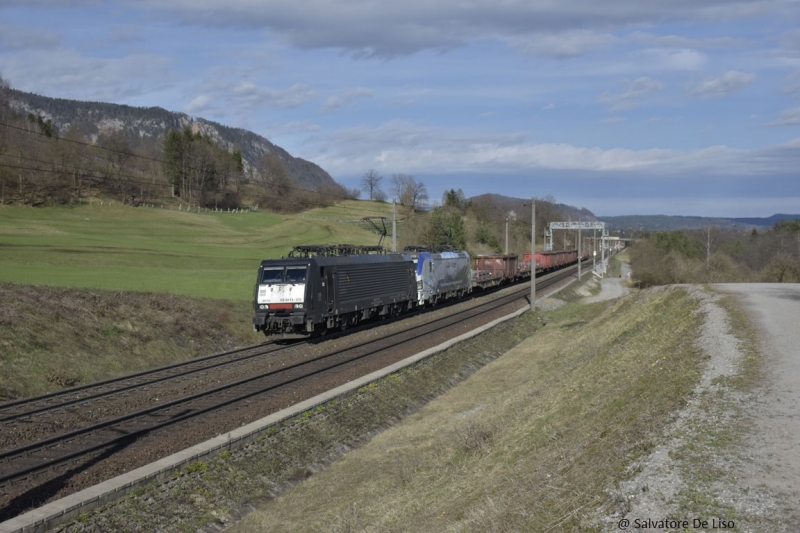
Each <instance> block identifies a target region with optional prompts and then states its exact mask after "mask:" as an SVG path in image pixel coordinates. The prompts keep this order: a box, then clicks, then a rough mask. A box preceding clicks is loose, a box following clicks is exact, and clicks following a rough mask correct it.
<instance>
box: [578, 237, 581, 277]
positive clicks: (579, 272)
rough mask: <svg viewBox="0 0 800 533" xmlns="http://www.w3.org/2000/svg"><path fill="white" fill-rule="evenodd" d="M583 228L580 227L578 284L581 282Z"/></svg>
mask: <svg viewBox="0 0 800 533" xmlns="http://www.w3.org/2000/svg"><path fill="white" fill-rule="evenodd" d="M581 252H582V250H581V227H580V226H578V282H580V281H581V263H582V261H581V259H582V258H581Z"/></svg>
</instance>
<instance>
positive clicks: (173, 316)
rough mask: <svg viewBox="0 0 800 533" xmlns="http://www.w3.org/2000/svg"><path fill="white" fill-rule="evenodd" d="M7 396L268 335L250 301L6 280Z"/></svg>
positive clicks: (1, 379)
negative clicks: (259, 331)
mask: <svg viewBox="0 0 800 533" xmlns="http://www.w3.org/2000/svg"><path fill="white" fill-rule="evenodd" d="M0 301H2V302H3V305H2V307H1V308H0V401H3V400H9V399H12V398H17V397H22V396H31V395H36V394H42V393H45V392H49V391H51V390H56V389H59V388H63V387H70V386H73V385H80V384H83V383H88V382H92V381H96V380H100V379H104V378H109V377H113V376H117V375H121V374H125V373H129V372H134V371H137V370H142V369H146V368H151V367H155V366H160V365H165V364H168V363H172V362H175V361H180V360H184V359H188V358H190V357H195V356H198V355H206V354H209V353H212V352H215V351H221V350H223V349H230V348H233V347H234V346H237V345H244V344H251V343H254V342H258V341H259V340H262V339H263V337H259V336H256V335H255V334H254V333H253V332H252V328H251V327H250V323H251V322H250V316H251V312H252V311H251V309H250V305H249V304H248V303H245V302H230V301H224V300H211V299H202V298H188V297H181V296H175V295H170V294H152V293H149V294H148V293H135V292H121V291H102V290H87V289H65V288H56V287H33V286H26V285H14V284H0Z"/></svg>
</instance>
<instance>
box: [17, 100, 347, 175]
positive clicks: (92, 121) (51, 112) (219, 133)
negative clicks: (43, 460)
mask: <svg viewBox="0 0 800 533" xmlns="http://www.w3.org/2000/svg"><path fill="white" fill-rule="evenodd" d="M10 96H11V107H12V108H14V109H16V110H17V111H19V112H23V113H25V114H28V113H33V114H34V115H38V116H41V117H42V118H44V119H45V120H47V119H50V120H52V121H53V123H54V124H55V125H56V126H57V127H58V129H59V132H60V133H61V134H64V133H65V132H66V131H67V130H69V129H70V128H75V129H77V131H79V132H80V133H81V134H83V135H84V136H85V137H86V138H87V139H89V140H90V141H91V142H96V141H97V140H98V138H99V137H100V136H101V135H103V134H108V133H112V132H118V133H119V134H121V135H122V136H123V138H124V139H125V140H127V141H128V143H129V144H130V145H131V147H132V148H134V149H138V150H140V151H143V152H145V153H147V154H151V155H153V156H156V157H158V156H160V154H161V149H162V148H161V143H162V140H163V136H164V134H166V133H167V132H168V131H169V130H174V129H179V130H182V129H184V128H190V129H191V130H192V131H193V132H200V133H202V134H204V135H208V136H209V137H211V139H213V140H214V141H215V142H216V143H218V144H219V145H221V146H224V147H227V148H229V149H231V148H233V147H238V148H239V149H241V151H242V159H244V163H245V168H248V167H254V166H255V165H256V163H257V162H258V160H259V159H260V158H261V157H262V156H263V155H265V154H269V153H273V154H276V155H277V156H278V157H279V158H280V159H281V160H282V161H283V163H284V164H285V165H286V168H287V170H288V173H289V177H290V178H291V179H292V181H294V182H295V183H296V184H297V185H298V186H300V187H304V188H309V189H318V188H319V187H322V186H325V185H329V186H330V185H334V186H338V184H336V182H335V181H334V180H333V178H331V176H330V174H328V173H327V172H325V170H323V169H322V168H320V167H319V166H318V165H316V164H314V163H312V162H310V161H306V160H305V159H300V158H298V157H293V156H292V155H291V154H289V153H288V152H287V151H286V150H284V149H283V148H281V147H280V146H276V145H274V144H272V143H271V142H269V141H268V140H267V139H265V138H264V137H262V136H260V135H258V134H256V133H253V132H252V131H248V130H245V129H241V128H230V127H228V126H223V125H222V124H218V123H216V122H212V121H210V120H205V119H203V118H193V117H190V116H189V115H187V114H185V113H178V112H174V111H167V110H166V109H162V108H160V107H132V106H127V105H119V104H109V103H103V102H81V101H78V100H65V99H62V98H49V97H47V96H39V95H37V94H33V93H25V92H22V91H17V90H11V91H10Z"/></svg>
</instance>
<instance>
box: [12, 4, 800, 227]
mask: <svg viewBox="0 0 800 533" xmlns="http://www.w3.org/2000/svg"><path fill="white" fill-rule="evenodd" d="M0 75H2V76H3V77H4V78H5V79H6V80H7V81H8V82H9V83H10V84H11V85H12V86H13V87H15V88H17V89H20V90H24V91H31V92H36V93H39V94H44V95H47V96H52V97H61V98H74V99H79V100H94V101H107V102H116V103H121V104H128V105H136V106H161V107H164V108H166V109H170V110H175V111H183V112H186V113H188V114H190V115H192V116H199V117H204V118H207V119H210V120H214V121H217V122H221V123H223V124H226V125H230V126H236V127H243V128H247V129H250V130H252V131H255V132H257V133H259V134H261V135H264V136H265V137H267V138H269V139H270V140H271V141H272V142H274V143H276V144H278V145H280V146H282V147H284V148H286V149H287V150H288V151H289V152H290V153H292V154H293V155H296V156H299V157H303V158H305V159H309V160H311V161H314V162H315V163H317V164H319V165H320V166H322V167H323V168H324V169H326V170H327V171H328V172H330V173H331V175H332V176H333V177H334V179H336V180H337V181H339V182H340V183H342V184H344V185H347V186H348V187H358V186H359V181H360V177H361V176H362V175H363V174H364V172H366V171H367V170H369V169H376V170H378V171H379V172H380V173H381V174H383V175H384V176H385V177H386V180H385V181H386V183H385V185H386V187H385V188H386V189H388V180H389V177H390V176H391V175H392V174H393V173H406V174H412V175H413V176H414V177H415V178H416V179H418V180H420V181H422V182H423V183H425V184H426V186H427V188H428V191H429V193H430V196H431V200H432V201H438V200H439V199H440V198H441V195H442V192H443V191H444V190H446V189H449V188H461V189H462V190H463V191H464V193H465V194H466V195H467V196H472V195H478V194H482V193H486V192H494V193H499V194H505V195H508V196H517V197H529V196H531V195H535V196H537V197H544V196H552V197H555V199H556V200H557V201H559V202H564V203H568V204H572V205H576V206H579V207H585V208H587V209H590V210H591V211H593V212H594V213H595V214H598V215H622V214H674V215H703V216H769V215H771V214H773V213H776V212H783V213H800V0H739V1H729V0H669V1H663V0H659V1H653V0H603V1H598V0H529V1H517V0H507V1H504V2H497V1H496V0H437V2H430V1H420V0H408V1H406V2H404V3H398V2H388V1H382V0H339V1H336V2H334V1H330V0H307V1H304V2H298V1H296V0H260V1H257V0H225V1H222V0H159V1H155V0H141V1H136V2H133V1H130V2H124V1H121V2H114V3H107V2H99V1H96V0H52V1H48V0H39V1H37V0H28V1H24V2H23V1H15V0H0Z"/></svg>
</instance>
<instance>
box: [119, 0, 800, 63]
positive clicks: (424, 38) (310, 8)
mask: <svg viewBox="0 0 800 533" xmlns="http://www.w3.org/2000/svg"><path fill="white" fill-rule="evenodd" d="M130 5H132V6H140V8H141V9H149V10H152V11H157V10H158V11H162V12H165V14H166V16H168V17H169V18H170V19H171V20H177V21H181V22H187V23H192V24H198V25H203V26H214V27H234V28H242V27H245V28H263V29H268V30H270V31H271V32H274V33H276V34H278V35H281V36H282V37H283V38H284V39H285V40H286V41H288V42H289V43H290V44H292V45H294V46H296V47H299V48H335V49H340V50H345V51H347V52H349V53H352V54H354V55H357V56H377V57H393V56H398V55H408V54H413V53H415V52H418V51H420V50H426V49H449V48H453V47H456V46H462V45H464V44H465V43H467V42H470V41H475V40H481V39H499V40H501V41H504V42H515V41H516V42H518V43H524V42H526V40H528V38H527V37H525V36H526V35H531V34H533V35H536V34H541V35H542V36H550V37H542V38H539V39H534V40H530V41H529V42H530V48H529V51H530V52H531V53H537V54H545V55H550V56H553V55H554V56H557V57H570V56H572V55H575V54H580V53H584V52H585V51H587V50H589V49H592V48H594V47H595V46H598V45H603V44H604V43H603V42H602V40H601V41H598V40H597V36H598V35H603V34H601V33H599V32H598V33H594V32H587V30H586V28H602V31H603V32H605V35H606V36H607V37H606V38H605V39H606V43H605V44H608V43H610V42H611V40H610V39H613V37H612V34H613V32H614V31H622V30H625V29H628V28H631V27H635V26H639V27H641V26H648V25H657V24H674V23H705V22H719V21H730V20H737V19H742V18H751V17H757V16H758V17H763V16H767V15H770V14H776V13H777V14H783V13H786V14H788V15H792V14H793V13H796V4H795V2H793V1H788V2H781V1H776V0H747V1H734V0H704V1H690V0H674V1H669V2H665V1H663V0H614V1H610V2H598V1H597V0H571V1H569V2H554V1H537V2H530V1H527V2H526V1H522V0H510V1H508V2H496V1H495V0H471V1H469V2H464V1H463V0H438V1H437V2H430V1H429V0H407V1H405V2H402V3H398V2H376V1H375V0H350V1H348V2H332V1H330V0H306V1H304V2H296V1H294V0H264V1H256V0H169V1H164V0H145V1H140V2H137V3H133V2H130ZM559 34H560V35H566V36H568V39H567V41H566V42H564V43H559V42H558V41H557V40H556V39H555V38H553V37H552V36H553V35H559ZM586 36H589V37H590V38H589V39H588V40H587V39H586ZM524 48H525V47H524V46H523V49H524Z"/></svg>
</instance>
